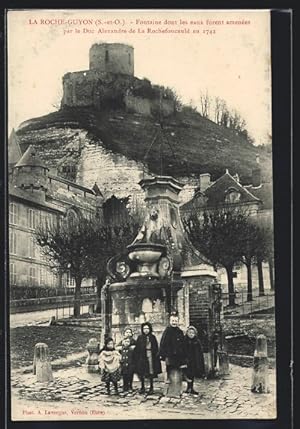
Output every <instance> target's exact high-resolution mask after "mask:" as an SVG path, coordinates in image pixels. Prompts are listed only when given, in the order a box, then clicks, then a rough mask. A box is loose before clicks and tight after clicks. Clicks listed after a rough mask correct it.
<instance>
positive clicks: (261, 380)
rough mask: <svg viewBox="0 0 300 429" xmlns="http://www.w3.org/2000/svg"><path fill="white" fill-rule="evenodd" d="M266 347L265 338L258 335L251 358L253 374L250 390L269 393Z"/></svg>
mask: <svg viewBox="0 0 300 429" xmlns="http://www.w3.org/2000/svg"><path fill="white" fill-rule="evenodd" d="M268 372H269V364H268V349H267V338H266V337H265V336H264V335H258V337H257V338H256V345H255V351H254V358H253V374H252V385H251V392H253V393H269V392H270V390H269V382H268Z"/></svg>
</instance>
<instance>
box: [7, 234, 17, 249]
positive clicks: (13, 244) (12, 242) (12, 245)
mask: <svg viewBox="0 0 300 429" xmlns="http://www.w3.org/2000/svg"><path fill="white" fill-rule="evenodd" d="M9 251H10V253H12V254H13V255H16V254H17V234H16V232H15V231H10V232H9Z"/></svg>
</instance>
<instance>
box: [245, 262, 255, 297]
mask: <svg viewBox="0 0 300 429" xmlns="http://www.w3.org/2000/svg"><path fill="white" fill-rule="evenodd" d="M246 267H247V301H252V300H253V293H252V269H251V263H250V264H246Z"/></svg>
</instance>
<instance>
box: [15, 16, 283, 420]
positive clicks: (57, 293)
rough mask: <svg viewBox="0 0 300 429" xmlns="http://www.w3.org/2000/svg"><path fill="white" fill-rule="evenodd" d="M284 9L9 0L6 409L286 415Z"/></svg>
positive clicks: (33, 416)
mask: <svg viewBox="0 0 300 429" xmlns="http://www.w3.org/2000/svg"><path fill="white" fill-rule="evenodd" d="M271 67H272V57H271V13H270V11H269V10H237V9H236V10H200V9H197V10H179V9H176V10H175V9H174V10H171V9H168V10H164V9H159V10H155V9H151V10H150V9H149V10H135V9H132V10H129V9H128V10H126V9H123V10H106V9H99V10H97V9H89V10H84V9H80V10H79V9H78V10H76V9H74V10H72V9H68V10H63V9H57V10H47V9H40V10H39V9H25V10H9V11H7V94H8V100H7V101H8V112H7V115H8V137H7V142H8V143H7V154H8V171H7V174H8V177H7V181H8V185H9V188H8V209H9V225H8V229H9V235H8V238H9V255H8V257H9V262H8V267H9V272H8V278H9V336H10V350H9V359H10V380H11V419H12V420H13V421H51V420H65V421H67V420H73V421H78V420H79V421H81V420H82V421H86V420H95V421H97V420H99V421H100V420H116V421H118V420H143V419H145V420H146V419H161V420H166V419H176V420H178V419H183V420H201V419H206V420H207V419H219V420H222V419H226V420H236V419H249V420H251V419H252V420H254V419H266V420H267V419H276V416H277V409H276V335H275V328H276V320H275V305H276V303H275V290H276V264H275V263H274V249H273V245H274V244H273V243H274V240H273V172H272V104H271V103H272V81H271Z"/></svg>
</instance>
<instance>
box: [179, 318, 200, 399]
mask: <svg viewBox="0 0 300 429" xmlns="http://www.w3.org/2000/svg"><path fill="white" fill-rule="evenodd" d="M184 345H185V351H186V363H187V368H186V370H185V375H186V381H187V390H186V392H185V393H192V394H194V395H198V392H196V391H195V390H194V379H195V378H202V377H204V375H205V370H204V357H203V350H202V345H201V342H200V339H199V337H198V331H197V329H196V328H195V327H194V326H189V327H188V328H187V331H186V334H185V337H184Z"/></svg>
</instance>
